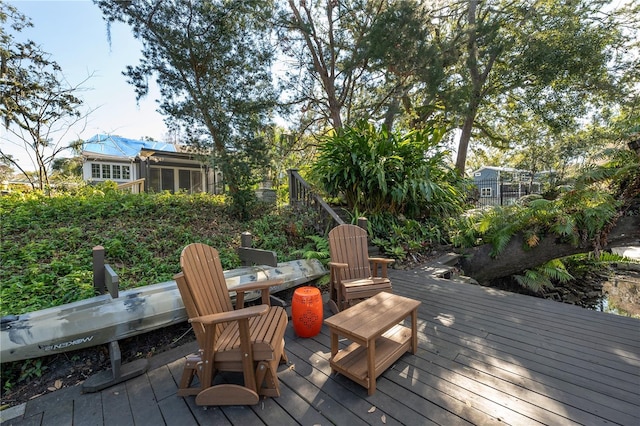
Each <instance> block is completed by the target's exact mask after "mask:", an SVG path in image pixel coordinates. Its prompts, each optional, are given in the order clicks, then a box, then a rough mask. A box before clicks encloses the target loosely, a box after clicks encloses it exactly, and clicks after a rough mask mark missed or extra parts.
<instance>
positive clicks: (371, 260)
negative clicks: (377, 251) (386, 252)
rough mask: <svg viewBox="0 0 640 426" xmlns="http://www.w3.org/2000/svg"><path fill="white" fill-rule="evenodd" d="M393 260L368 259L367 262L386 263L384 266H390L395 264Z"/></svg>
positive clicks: (381, 258)
mask: <svg viewBox="0 0 640 426" xmlns="http://www.w3.org/2000/svg"><path fill="white" fill-rule="evenodd" d="M395 261H396V260H395V259H387V258H385V257H370V258H369V262H374V263H386V264H390V263H393V262H395Z"/></svg>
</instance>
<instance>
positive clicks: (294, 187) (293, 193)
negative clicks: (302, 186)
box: [288, 169, 299, 205]
mask: <svg viewBox="0 0 640 426" xmlns="http://www.w3.org/2000/svg"><path fill="white" fill-rule="evenodd" d="M297 171H298V170H297V169H289V171H288V172H289V204H291V205H293V204H295V203H297V202H298V201H299V200H298V182H297V181H296V180H295V179H294V178H293V175H294V173H295V172H297Z"/></svg>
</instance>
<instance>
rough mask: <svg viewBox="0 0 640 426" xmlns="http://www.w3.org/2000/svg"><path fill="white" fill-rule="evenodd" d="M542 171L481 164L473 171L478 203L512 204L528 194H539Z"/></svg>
mask: <svg viewBox="0 0 640 426" xmlns="http://www.w3.org/2000/svg"><path fill="white" fill-rule="evenodd" d="M541 175H542V173H535V174H534V173H532V172H530V171H527V170H520V169H515V168H512V167H492V166H483V167H480V168H479V169H478V170H476V171H474V172H473V182H474V183H475V185H476V188H477V190H478V193H477V194H476V196H477V197H478V200H477V201H478V204H480V205H485V206H486V205H494V206H495V205H506V204H513V203H514V202H515V201H516V200H517V199H518V198H520V197H523V196H525V195H528V194H540V193H541V192H542V184H541V182H540V177H541Z"/></svg>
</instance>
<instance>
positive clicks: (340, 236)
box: [329, 225, 394, 313]
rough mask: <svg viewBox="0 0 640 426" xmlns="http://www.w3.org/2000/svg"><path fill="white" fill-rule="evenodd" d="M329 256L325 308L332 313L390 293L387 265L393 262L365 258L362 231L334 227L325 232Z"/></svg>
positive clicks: (354, 227)
mask: <svg viewBox="0 0 640 426" xmlns="http://www.w3.org/2000/svg"><path fill="white" fill-rule="evenodd" d="M329 254H330V256H331V261H330V262H329V272H330V285H329V291H330V298H329V308H330V309H331V310H332V311H333V312H334V313H337V312H339V311H342V310H343V309H345V308H348V307H349V306H350V305H351V303H352V301H354V300H357V299H365V298H367V297H371V296H374V295H376V294H378V293H379V292H381V291H387V292H391V281H390V280H389V278H388V277H387V266H388V265H389V264H391V263H393V261H394V260H393V259H385V258H381V257H372V258H370V257H369V249H368V241H367V231H366V230H364V229H362V228H361V227H359V226H356V225H338V226H336V227H335V228H333V229H332V230H331V231H329ZM379 270H380V275H378V271H379Z"/></svg>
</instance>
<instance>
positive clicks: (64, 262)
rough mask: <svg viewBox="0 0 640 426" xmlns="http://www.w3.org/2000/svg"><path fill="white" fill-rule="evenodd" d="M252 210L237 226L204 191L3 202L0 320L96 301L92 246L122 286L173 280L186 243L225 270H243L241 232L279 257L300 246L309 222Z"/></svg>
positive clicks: (109, 187) (89, 190)
mask: <svg viewBox="0 0 640 426" xmlns="http://www.w3.org/2000/svg"><path fill="white" fill-rule="evenodd" d="M265 211H266V210H265V208H264V206H262V207H256V210H255V211H253V212H252V213H251V214H252V215H254V216H255V217H256V218H257V219H254V220H253V221H249V222H241V221H239V220H238V219H237V218H236V217H235V216H233V215H231V214H230V210H229V203H228V199H227V198H226V197H224V196H212V195H209V194H193V195H189V194H185V193H178V194H170V193H168V192H163V193H159V194H130V193H124V192H120V191H117V190H115V186H114V185H113V184H106V185H99V186H95V187H94V186H86V187H82V188H80V189H78V190H76V191H74V192H67V193H61V194H56V195H54V196H46V195H44V194H42V193H39V192H31V193H22V194H15V193H14V194H10V195H8V196H3V197H0V265H1V267H0V283H2V286H1V289H0V291H1V296H2V299H1V301H0V315H9V314H14V315H18V314H22V313H25V312H30V311H33V310H38V309H43V308H47V307H51V306H58V305H61V304H64V303H69V302H72V301H75V300H80V299H84V298H87V297H91V296H93V295H94V290H93V287H92V283H93V266H92V252H93V247H94V246H98V245H101V246H103V247H104V248H105V262H106V263H108V264H110V265H111V266H112V267H113V268H114V270H115V271H116V272H117V273H118V276H119V278H120V287H121V289H129V288H134V287H139V286H143V285H149V284H156V283H159V282H164V281H168V280H171V279H172V278H173V275H174V274H175V273H176V272H178V271H179V269H180V266H179V260H180V253H181V251H182V249H183V247H184V246H185V245H187V244H189V243H192V242H202V243H206V244H210V245H212V246H214V247H216V248H217V249H218V250H219V252H220V258H221V261H222V265H223V267H224V268H225V269H233V268H236V267H238V266H240V259H239V257H238V255H237V253H236V249H237V247H238V246H239V245H240V235H241V233H242V232H243V231H250V232H252V233H253V234H254V235H255V238H254V244H253V246H254V247H256V248H264V249H269V250H275V251H276V252H277V254H278V259H280V260H290V259H292V258H293V255H292V254H291V253H292V252H294V251H295V250H297V249H300V248H302V247H304V245H305V244H306V242H307V241H308V240H307V239H306V235H308V233H313V228H312V227H310V226H309V224H310V223H311V219H307V218H306V216H305V215H302V216H296V215H294V214H293V213H292V212H289V211H287V210H286V209H281V210H280V211H277V210H273V211H266V213H265Z"/></svg>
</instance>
